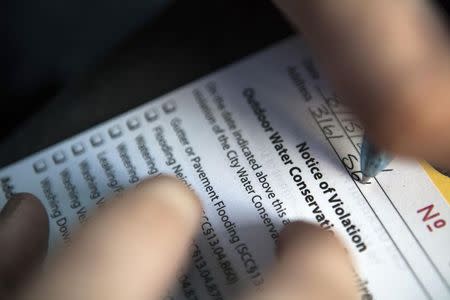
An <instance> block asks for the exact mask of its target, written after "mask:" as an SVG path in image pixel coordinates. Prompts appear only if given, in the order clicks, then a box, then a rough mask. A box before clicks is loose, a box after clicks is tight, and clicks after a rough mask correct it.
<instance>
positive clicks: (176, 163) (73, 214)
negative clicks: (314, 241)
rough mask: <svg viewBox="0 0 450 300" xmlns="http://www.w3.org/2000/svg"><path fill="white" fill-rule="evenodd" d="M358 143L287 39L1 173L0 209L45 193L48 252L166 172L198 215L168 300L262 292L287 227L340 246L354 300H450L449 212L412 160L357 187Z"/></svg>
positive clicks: (353, 124) (357, 130)
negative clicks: (348, 258)
mask: <svg viewBox="0 0 450 300" xmlns="http://www.w3.org/2000/svg"><path fill="white" fill-rule="evenodd" d="M362 134H363V131H362V127H361V125H360V123H359V122H358V120H357V119H356V117H355V116H354V115H353V114H352V112H351V111H349V110H348V109H347V108H346V107H345V106H343V105H342V104H341V102H340V101H339V98H338V97H336V96H335V95H334V94H333V92H332V91H330V89H328V88H327V84H326V82H325V80H323V78H322V77H321V76H320V74H319V73H318V71H317V69H316V67H315V66H314V64H313V62H312V60H311V58H310V54H309V53H308V52H307V50H306V49H305V47H304V46H303V45H302V42H301V41H300V39H299V38H297V37H292V38H289V39H287V40H284V41H282V42H280V43H278V44H276V45H275V46H273V47H271V48H268V49H266V50H264V51H262V52H260V53H257V54H255V55H253V56H251V57H249V58H247V59H245V60H243V61H241V62H239V63H237V64H234V65H232V66H229V67H227V68H225V69H223V70H220V71H218V72H216V73H213V74H211V75H209V76H206V77H204V78H202V79H200V80H198V81H195V82H193V83H191V84H188V85H187V86H184V87H182V88H180V89H177V90H175V91H174V92H172V93H169V94H168V95H165V96H162V97H160V98H159V99H156V100H154V101H151V102H149V103H148V104H146V105H143V106H141V107H138V108H136V109H134V110H132V111H130V112H127V113H125V114H123V115H121V116H119V117H117V118H114V119H112V120H110V121H108V122H105V123H103V124H101V125H99V126H97V127H94V128H92V129H90V130H88V131H86V132H84V133H81V134H80V135H77V136H75V137H73V138H70V139H68V140H66V141H64V142H62V143H60V144H57V145H55V146H53V147H50V148H48V149H46V150H44V151H42V152H39V153H37V154H35V155H33V156H31V157H29V158H26V159H24V160H22V161H20V162H17V163H15V164H13V165H11V166H9V167H7V168H4V169H3V170H1V171H0V180H1V186H2V193H1V195H0V206H3V205H4V204H5V202H6V201H7V199H8V198H9V197H10V196H11V195H12V194H13V193H16V192H30V193H33V194H35V195H36V196H37V197H39V198H40V199H41V201H42V202H43V204H44V205H45V206H46V208H47V210H48V213H49V218H50V224H51V225H50V230H51V233H50V248H51V249H54V247H55V245H57V244H60V243H65V244H70V242H71V237H72V234H73V231H74V229H75V228H76V226H77V225H79V224H82V223H84V222H85V221H86V220H87V219H88V218H89V217H90V216H91V215H92V211H93V210H94V209H95V208H96V207H99V206H101V205H103V204H104V202H105V201H106V199H107V198H108V197H110V196H112V195H113V194H114V193H117V192H120V191H122V190H123V189H124V188H126V187H127V186H130V185H133V184H135V183H137V182H138V181H140V180H142V179H143V178H145V177H149V176H157V175H158V174H161V173H171V174H174V175H175V176H176V177H178V178H179V179H181V180H182V181H183V182H185V184H186V185H188V186H189V187H190V188H192V189H194V190H195V191H196V192H197V193H198V195H199V196H200V198H201V200H202V202H203V205H204V215H203V218H202V220H201V230H200V233H199V235H198V237H197V238H196V239H195V241H193V244H192V263H191V268H190V270H189V271H188V272H186V273H185V274H180V275H179V277H178V280H177V283H176V285H175V287H174V289H173V291H171V293H170V295H167V297H166V298H167V299H230V298H232V297H233V295H234V294H235V293H236V291H238V290H240V289H242V288H243V287H246V286H253V287H255V288H258V287H259V286H260V285H262V284H264V280H265V278H266V274H267V271H268V269H269V267H270V265H271V264H272V262H273V260H274V250H275V245H276V243H277V240H278V237H279V233H280V231H281V230H282V228H283V226H284V225H285V224H288V223H290V222H293V221H294V220H307V221H311V222H313V223H315V224H317V225H318V226H321V227H322V228H323V229H324V230H326V231H329V232H330V233H333V234H338V235H339V236H340V237H341V238H342V239H343V241H344V242H345V244H346V247H347V248H348V250H349V251H350V252H351V253H352V255H353V257H354V260H355V285H357V286H358V288H359V291H360V294H361V299H372V298H376V299H450V228H449V227H450V226H449V225H448V222H449V220H450V209H449V205H448V204H447V202H446V200H445V199H444V197H443V196H442V195H441V194H440V192H439V190H438V189H437V188H436V187H435V186H434V184H433V182H432V181H431V180H430V179H429V177H428V175H427V173H426V172H425V171H424V170H423V168H422V167H421V165H420V164H419V163H416V162H410V161H402V160H395V161H394V162H393V163H392V164H391V165H390V166H389V169H386V170H384V171H383V172H382V173H381V174H380V175H379V176H377V178H376V179H375V180H373V181H372V182H371V183H370V184H367V185H363V184H361V183H359V181H358V179H359V178H360V176H361V171H360V168H359V152H360V147H361V139H362ZM167 222H170V220H167ZM329 271H330V272H333V270H331V269H330V270H329Z"/></svg>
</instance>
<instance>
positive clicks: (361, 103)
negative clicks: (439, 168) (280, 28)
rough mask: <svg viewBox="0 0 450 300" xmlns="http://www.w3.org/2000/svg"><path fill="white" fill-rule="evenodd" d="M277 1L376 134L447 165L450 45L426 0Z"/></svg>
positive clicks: (387, 143) (383, 142)
mask: <svg viewBox="0 0 450 300" xmlns="http://www.w3.org/2000/svg"><path fill="white" fill-rule="evenodd" d="M275 2H276V3H277V4H278V5H279V7H280V8H281V9H282V10H283V11H284V12H285V13H286V14H287V15H288V16H289V17H290V19H291V20H292V22H293V23H294V24H295V25H296V26H297V27H298V28H301V30H302V32H303V34H304V36H305V39H306V40H307V42H308V43H309V45H310V46H311V47H312V50H313V51H312V52H313V54H315V55H317V56H318V60H319V62H320V63H321V65H322V67H323V69H324V71H325V73H327V76H328V77H329V78H330V79H331V82H332V84H333V85H334V86H335V88H336V90H337V92H338V93H339V95H342V96H343V98H344V99H345V101H347V103H348V104H349V105H351V106H352V108H353V109H354V110H355V111H356V112H357V113H358V114H359V116H360V117H361V119H362V121H363V122H364V125H365V126H366V129H367V131H368V134H369V135H370V137H371V138H372V139H373V140H374V142H376V143H378V144H379V145H380V146H383V147H385V148H387V149H388V150H391V151H393V152H399V153H401V154H408V155H414V156H425V158H428V159H431V160H432V161H436V162H438V163H441V164H446V165H447V166H448V165H450V159H449V157H450V155H449V154H450V131H449V130H448V128H449V127H450V118H449V117H448V116H449V115H450V85H448V82H449V81H450V47H449V40H448V37H447V32H446V30H445V27H444V26H443V25H442V24H441V23H440V19H439V17H438V16H437V14H436V13H435V11H434V10H433V9H432V7H431V6H430V4H429V1H418V0H400V1H391V0H371V1H358V0H344V1H333V0H318V1H293V0H275Z"/></svg>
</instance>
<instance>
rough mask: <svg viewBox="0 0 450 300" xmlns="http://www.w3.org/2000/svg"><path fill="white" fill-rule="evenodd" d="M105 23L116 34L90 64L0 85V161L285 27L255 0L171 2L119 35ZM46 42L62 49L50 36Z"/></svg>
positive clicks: (169, 86) (247, 49)
mask: <svg viewBox="0 0 450 300" xmlns="http://www.w3.org/2000/svg"><path fill="white" fill-rule="evenodd" d="M94 2H95V1H94ZM113 2H114V1H113ZM126 2H127V3H130V2H133V1H126ZM150 2H151V1H150ZM150 15H152V14H150ZM98 18H99V20H98V21H99V22H104V21H105V18H104V17H102V15H101V14H99V15H98ZM106 20H107V21H108V22H114V20H111V19H108V18H106ZM122 22H125V21H122ZM113 25H114V24H113ZM113 25H112V26H111V28H113V29H114V30H116V31H117V32H118V34H117V35H118V36H119V37H123V38H122V39H121V40H120V41H117V42H116V41H113V42H110V43H111V44H112V46H109V45H108V46H107V47H104V50H103V52H100V54H99V53H98V50H97V53H96V54H95V55H96V56H94V58H95V59H96V60H95V62H94V63H91V64H87V65H83V67H82V68H80V67H79V66H80V64H81V62H75V63H74V64H73V65H72V66H68V67H67V66H66V68H67V69H69V70H70V71H71V70H72V69H76V70H75V71H73V72H55V73H57V74H56V76H54V77H53V78H51V80H44V81H43V83H41V86H38V87H37V88H36V87H35V86H32V85H30V84H26V82H25V84H24V88H22V89H18V90H12V89H11V88H9V89H8V87H4V88H3V89H2V91H3V95H2V100H1V101H2V107H3V108H2V112H3V116H4V118H3V124H2V126H1V129H0V135H1V137H2V138H1V140H0V166H4V165H6V164H8V163H11V162H14V161H16V160H18V159H20V158H23V157H24V156H27V155H29V154H32V153H33V152H35V151H37V150H40V149H43V148H45V147H47V146H50V145H52V144H54V143H56V142H58V141H61V140H62V139H64V138H67V137H70V136H72V135H74V134H76V133H79V132H81V131H83V130H85V129H88V128H89V127H91V126H93V125H95V124H98V123H100V122H102V121H105V120H108V119H109V118H111V117H113V116H116V115H118V114H120V113H123V112H125V111H127V110H129V109H131V108H133V107H135V106H137V105H139V104H142V103H145V102H147V101H149V100H151V99H152V98H155V97H157V96H160V95H162V94H164V93H167V92H170V91H171V90H173V89H174V88H177V87H179V86H182V85H184V84H186V83H189V82H190V81H192V80H195V79H197V78H199V77H201V76H203V75H206V74H208V73H210V72H212V71H214V70H217V69H218V68H220V67H222V66H225V65H227V64H230V63H232V62H234V61H235V60H237V59H240V58H243V57H244V56H246V55H248V54H251V53H253V52H255V51H258V50H260V49H261V48H263V47H265V46H268V45H270V44H272V43H274V42H276V41H278V40H280V39H282V38H285V37H287V36H289V35H290V34H291V33H292V31H291V29H290V26H289V25H288V24H287V23H286V22H285V21H284V19H283V18H282V17H281V16H280V15H279V13H278V11H277V10H276V9H275V8H274V7H273V6H272V4H271V3H270V1H262V0H258V1H239V3H237V1H173V3H172V4H169V5H168V6H167V7H165V8H163V9H161V10H160V11H159V13H158V14H156V13H155V14H153V16H152V18H149V20H148V21H147V22H144V24H138V26H135V28H132V29H131V30H129V32H125V34H124V33H123V32H121V31H120V28H119V29H118V28H114V26H113ZM80 30H86V28H85V27H84V28H81V29H80ZM58 34H63V33H60V32H59V33H58ZM86 34H87V35H89V32H86ZM9 42H11V41H9ZM50 42H51V41H50ZM107 42H108V41H106V42H105V43H106V44H107ZM54 43H55V42H54ZM97 46H98V45H97ZM54 47H56V48H58V47H60V48H61V49H62V50H61V49H58V50H59V51H67V49H65V48H64V45H58V43H55V44H54V45H53V48H54ZM87 47H89V46H87ZM49 48H51V47H49ZM50 51H54V49H53V50H50ZM92 52H95V51H92ZM53 55H54V56H57V55H58V53H57V52H55V53H54V54H53ZM97 57H100V58H97ZM63 71H65V70H63ZM6 79H8V78H6ZM45 79H47V78H45ZM5 82H8V80H3V84H5ZM9 84H10V85H11V83H9ZM14 84H15V85H17V84H16V83H14ZM14 84H13V85H14Z"/></svg>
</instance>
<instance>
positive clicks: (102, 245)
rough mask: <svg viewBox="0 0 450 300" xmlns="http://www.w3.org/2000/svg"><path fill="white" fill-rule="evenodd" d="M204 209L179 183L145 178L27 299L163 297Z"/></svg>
mask: <svg viewBox="0 0 450 300" xmlns="http://www.w3.org/2000/svg"><path fill="white" fill-rule="evenodd" d="M200 211H201V209H200V204H199V201H198V199H197V197H196V196H195V195H194V194H193V192H191V191H190V190H189V189H187V188H186V187H185V185H183V184H182V183H180V182H179V181H177V180H175V179H173V178H169V177H158V178H156V179H152V180H148V181H145V182H143V183H142V184H139V185H138V186H137V187H136V188H134V189H132V190H129V191H127V192H126V193H125V194H124V195H122V196H121V198H120V199H115V200H114V199H113V200H112V201H110V202H109V203H108V204H107V205H106V206H105V208H104V209H102V211H101V212H100V213H99V214H98V216H97V217H95V218H93V219H92V220H91V221H92V222H91V223H89V224H87V225H86V227H84V228H83V229H82V231H81V232H80V234H79V236H78V238H75V239H74V242H73V245H72V246H71V247H70V248H69V249H68V251H66V252H64V253H63V254H62V255H61V256H60V257H58V258H57V259H56V260H55V261H54V263H53V264H52V265H51V266H50V267H49V271H48V273H47V274H46V275H45V276H44V279H41V280H37V281H36V282H35V284H34V285H33V287H32V288H31V290H29V291H28V293H27V294H26V296H25V297H24V298H25V299H47V300H52V299H85V300H94V299H109V300H125V299H126V300H144V299H145V300H147V299H160V297H161V296H162V295H163V294H164V293H165V292H166V291H167V289H168V288H169V285H170V283H171V281H172V279H173V277H174V276H175V274H176V272H177V271H178V270H179V268H180V267H181V266H180V265H181V264H182V262H183V261H184V259H185V258H186V256H187V254H188V249H189V246H190V245H191V243H192V240H193V238H194V236H195V232H196V229H197V226H198V223H199V222H198V221H199V218H200Z"/></svg>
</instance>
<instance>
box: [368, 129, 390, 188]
mask: <svg viewBox="0 0 450 300" xmlns="http://www.w3.org/2000/svg"><path fill="white" fill-rule="evenodd" d="M391 161H392V156H391V155H389V154H388V153H386V152H384V151H382V150H380V149H378V148H377V147H376V146H374V145H373V144H371V143H370V142H369V140H368V139H367V136H364V138H363V143H362V146H361V172H362V178H361V183H369V181H370V178H372V177H375V176H376V175H377V174H378V173H380V172H381V171H383V169H384V168H385V167H386V166H387V165H388V164H389V163H390V162H391Z"/></svg>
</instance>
